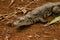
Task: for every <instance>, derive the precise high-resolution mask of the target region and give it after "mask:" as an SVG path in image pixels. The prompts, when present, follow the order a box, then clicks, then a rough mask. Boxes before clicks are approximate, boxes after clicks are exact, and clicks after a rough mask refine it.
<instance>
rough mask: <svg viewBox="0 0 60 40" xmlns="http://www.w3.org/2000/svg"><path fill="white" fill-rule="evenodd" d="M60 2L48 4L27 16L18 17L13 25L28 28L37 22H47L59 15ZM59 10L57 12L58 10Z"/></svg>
mask: <svg viewBox="0 0 60 40" xmlns="http://www.w3.org/2000/svg"><path fill="white" fill-rule="evenodd" d="M59 5H60V2H56V3H46V4H44V5H42V6H40V7H37V8H35V9H34V10H32V11H31V12H28V13H27V14H26V15H25V16H22V17H18V18H17V20H16V21H15V22H13V23H12V24H13V25H15V26H27V25H31V24H34V23H36V22H43V23H45V22H47V21H46V20H45V18H47V17H48V16H50V15H51V14H53V13H59V12H60V11H59V10H60V9H59V7H60V6H59ZM56 9H57V10H56Z"/></svg>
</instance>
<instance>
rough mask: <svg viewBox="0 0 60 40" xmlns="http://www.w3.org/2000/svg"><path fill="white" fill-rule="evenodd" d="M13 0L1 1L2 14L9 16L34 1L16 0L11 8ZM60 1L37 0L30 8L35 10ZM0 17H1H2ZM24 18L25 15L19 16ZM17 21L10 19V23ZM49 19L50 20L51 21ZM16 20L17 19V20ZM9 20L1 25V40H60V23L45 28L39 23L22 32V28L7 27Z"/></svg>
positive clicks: (0, 9) (0, 10) (0, 12)
mask: <svg viewBox="0 0 60 40" xmlns="http://www.w3.org/2000/svg"><path fill="white" fill-rule="evenodd" d="M10 1H11V0H0V14H1V15H4V14H8V15H9V13H10V12H13V11H14V10H15V7H23V6H25V5H26V4H28V3H29V2H31V1H33V0H15V1H14V3H13V5H11V7H9V3H10ZM59 1H60V0H37V2H36V3H33V4H32V5H30V6H29V7H28V8H33V9H34V8H35V7H37V6H40V5H42V4H44V3H47V2H59ZM1 15H0V16H1ZM17 16H23V14H20V15H17ZM13 19H15V17H12V18H10V20H9V21H11V20H13ZM51 19H52V17H51V18H49V19H48V20H51ZM15 20H16V19H15ZM7 22H8V19H6V20H5V21H3V22H1V23H0V40H60V23H59V22H57V23H56V24H53V25H52V26H48V27H44V26H43V25H44V24H41V23H37V24H34V25H31V26H28V27H26V28H23V29H22V30H19V29H20V28H19V27H18V28H15V27H9V26H7V25H6V23H7Z"/></svg>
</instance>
